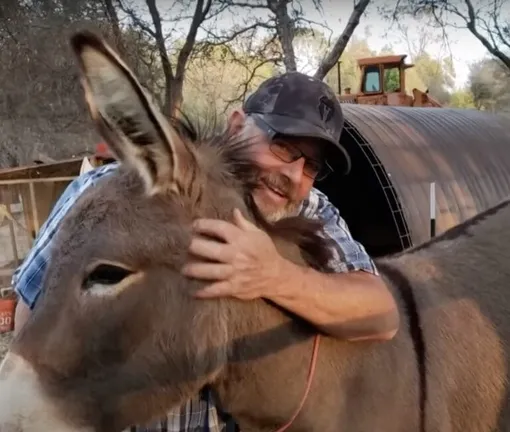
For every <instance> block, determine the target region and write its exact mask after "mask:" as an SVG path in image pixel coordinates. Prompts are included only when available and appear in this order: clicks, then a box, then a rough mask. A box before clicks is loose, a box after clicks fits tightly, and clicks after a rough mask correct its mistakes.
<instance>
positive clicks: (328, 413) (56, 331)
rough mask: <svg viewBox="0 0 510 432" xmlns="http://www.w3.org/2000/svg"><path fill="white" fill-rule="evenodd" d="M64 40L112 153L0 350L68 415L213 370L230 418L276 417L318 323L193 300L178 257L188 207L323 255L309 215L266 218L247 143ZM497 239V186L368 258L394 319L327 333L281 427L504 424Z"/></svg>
mask: <svg viewBox="0 0 510 432" xmlns="http://www.w3.org/2000/svg"><path fill="white" fill-rule="evenodd" d="M73 47H74V50H75V52H76V54H77V56H78V59H79V61H80V67H81V72H82V76H83V82H84V87H85V89H86V94H87V100H88V102H89V106H90V111H91V113H92V116H93V118H94V119H95V121H96V122H97V124H98V126H99V127H100V130H101V131H102V133H103V135H104V137H105V138H106V139H108V141H109V143H110V145H111V146H112V148H113V149H114V151H115V153H116V154H117V155H118V157H119V159H120V161H121V162H122V163H121V166H120V168H119V170H118V172H116V173H115V174H113V175H112V176H110V177H108V178H105V179H103V180H101V181H99V182H98V183H97V184H96V185H95V186H93V187H91V188H90V190H89V191H88V192H87V193H85V194H84V195H83V197H81V198H80V200H79V201H78V203H77V204H76V205H75V206H74V208H73V209H72V210H71V212H70V213H69V214H68V216H67V217H66V218H65V220H64V221H63V222H62V225H61V227H60V231H59V233H58V245H57V247H56V248H55V250H54V254H53V260H52V262H51V265H50V267H49V270H48V276H47V279H46V281H45V291H44V294H43V297H42V298H41V300H40V302H39V304H38V306H37V308H36V309H35V311H34V314H33V316H32V318H31V319H30V321H29V322H28V323H27V325H26V326H25V328H24V329H23V331H22V332H21V333H20V335H19V337H18V338H17V340H16V341H15V342H14V343H13V345H12V348H11V351H12V352H13V353H16V354H17V355H19V356H21V357H23V358H24V359H25V360H27V361H28V362H29V363H30V364H31V365H32V366H33V367H34V369H35V370H36V372H37V374H38V377H39V378H40V380H41V383H42V386H43V389H44V392H45V394H46V395H48V396H50V397H51V400H52V401H53V403H54V404H55V405H56V406H57V407H58V408H59V409H60V412H62V413H65V415H66V416H67V418H68V419H69V420H70V422H71V423H72V424H74V425H76V427H79V426H83V425H88V426H91V427H93V429H94V431H97V432H115V431H120V430H121V429H122V428H125V427H127V426H129V425H133V424H140V423H143V422H145V421H148V420H149V419H152V418H156V417H158V416H162V415H164V414H165V412H167V411H168V410H169V409H170V408H171V407H173V406H176V405H177V404H179V403H182V402H184V401H185V400H186V399H188V398H190V397H192V396H194V395H196V394H197V392H198V390H199V389H200V388H201V387H202V386H203V385H204V384H207V383H209V384H211V385H212V386H213V387H214V388H215V389H216V390H217V393H218V395H219V399H220V401H221V403H222V405H223V407H224V408H225V409H226V410H227V411H229V412H230V413H232V414H233V416H234V418H236V420H237V421H238V422H239V424H240V426H241V429H242V430H243V432H245V431H266V430H267V431H270V430H274V429H275V428H276V427H277V426H279V425H281V424H283V423H285V422H286V421H287V420H288V419H289V418H290V416H291V415H292V414H293V412H294V410H295V409H296V407H297V405H298V403H299V400H300V398H301V396H302V393H303V390H304V387H305V384H306V378H307V371H308V365H309V361H310V356H311V349H312V336H313V330H312V329H311V328H310V327H309V326H308V325H306V324H305V323H304V322H302V321H301V320H299V319H297V318H296V317H292V316H290V314H288V313H285V312H284V311H282V310H281V309H280V308H277V307H275V306H274V305H271V304H268V303H267V302H265V301H252V302H242V301H235V300H231V299H223V300H208V301H206V300H196V299H193V297H192V296H191V295H190V294H192V293H193V292H195V291H196V290H197V289H199V288H200V287H201V286H202V284H201V283H200V282H198V281H193V280H188V279H186V278H184V277H183V276H181V275H180V273H179V268H180V267H181V266H182V264H183V263H184V261H185V259H186V252H185V251H186V247H187V245H188V244H189V240H190V233H189V226H190V224H191V222H192V220H193V219H194V218H196V217H200V216H208V217H218V218H222V219H228V218H230V216H231V212H232V210H233V208H234V207H238V208H240V209H241V210H242V211H243V212H244V213H245V214H246V215H247V216H248V217H250V218H251V219H252V220H254V221H256V222H258V223H259V224H260V225H261V226H262V227H263V228H264V229H266V230H267V231H268V233H270V235H271V236H273V238H274V239H275V241H277V242H278V245H279V247H280V250H281V252H282V254H284V255H285V256H287V257H288V258H289V259H292V260H294V261H295V262H297V263H300V264H302V265H312V266H315V267H321V268H325V267H327V261H328V254H327V249H326V245H324V244H323V242H322V241H321V240H320V237H319V236H317V235H316V234H314V233H315V231H316V230H317V229H318V226H317V225H315V224H309V223H308V222H306V221H304V220H302V219H292V220H288V221H282V222H281V223H279V224H276V225H274V226H273V225H269V224H267V223H265V222H264V221H263V218H262V217H261V216H260V215H258V213H257V210H256V209H255V207H254V206H253V204H252V202H251V199H250V198H249V196H250V194H249V192H250V190H251V188H253V187H254V185H255V180H256V177H257V170H256V168H255V167H253V166H252V164H250V163H249V149H250V146H249V144H248V143H236V142H235V140H234V139H232V138H230V137H228V136H224V137H220V138H219V139H217V140H216V141H202V142H201V143H198V142H197V143H195V144H196V146H193V145H191V142H190V140H189V139H186V135H188V138H189V135H190V133H184V132H183V131H182V130H181V131H180V132H179V131H178V128H171V127H170V126H169V125H168V123H167V122H166V121H165V120H164V119H163V118H162V117H161V115H160V114H158V111H157V110H156V109H155V108H154V107H152V106H151V104H150V103H149V102H148V99H147V98H146V97H145V96H144V95H143V93H142V91H141V90H140V87H139V85H138V83H137V82H136V80H135V79H134V77H133V76H132V75H131V74H130V72H129V71H128V69H127V68H126V67H125V66H124V65H123V63H122V62H121V61H120V60H119V59H118V58H117V57H116V56H115V54H113V53H112V52H111V51H110V50H109V49H108V48H107V47H106V45H104V43H103V42H102V41H100V40H98V39H97V38H96V37H94V36H93V35H90V34H88V33H82V34H80V35H78V36H76V37H75V38H74V39H73ZM191 135H192V134H191ZM215 143H220V144H221V145H220V146H218V145H215ZM199 144H200V145H199ZM509 244H510V202H505V203H503V204H501V205H500V206H499V207H496V208H495V209H493V210H492V211H489V212H486V213H485V215H484V217H483V218H481V217H479V218H477V219H473V220H471V221H468V222H466V223H464V224H463V225H462V226H461V227H459V228H456V229H454V230H451V231H450V232H449V233H446V234H444V235H442V236H440V237H438V238H437V239H435V240H434V241H432V242H429V243H428V244H426V245H423V246H421V247H418V248H415V249H414V250H410V251H407V252H406V253H403V254H401V255H398V256H394V257H391V258H387V259H384V260H380V261H379V262H378V265H379V268H380V270H381V274H382V276H383V278H385V280H386V282H387V283H388V286H389V287H390V289H391V290H392V292H393V294H394V295H395V298H396V300H397V303H398V306H399V309H400V311H401V314H402V317H403V318H402V320H401V328H400V331H399V333H398V334H397V336H396V337H395V338H394V339H393V340H392V341H390V342H386V343H369V342H356V343H342V342H339V341H337V340H333V339H330V338H326V337H324V338H323V339H322V342H321V345H320V352H319V359H318V364H317V370H316V374H315V377H314V382H313V385H312V388H311V391H310V394H309V397H308V400H307V403H306V404H305V407H304V409H303V411H302V412H301V414H300V415H299V417H298V418H297V419H296V421H295V422H294V424H293V425H292V427H291V428H290V429H289V430H292V431H331V432H337V431H349V432H366V431H380V432H410V431H416V432H418V431H430V432H432V431H441V432H442V431H445V432H454V431H459V432H461V431H466V432H467V431H471V432H475V431H476V432H489V431H510V422H509V419H508V400H509V399H508V394H507V367H508V359H507V349H508V341H509V340H510V313H509V312H510V294H507V291H506V290H505V289H506V288H507V286H508V285H509V284H510V267H509V266H508V260H509V259H510V252H509V251H508V245H509ZM297 246H299V248H298V247H297ZM312 247H313V248H314V249H313V250H312ZM313 258H316V259H313ZM310 289H313V287H310ZM339 289H341V287H339ZM1 391H2V390H1V389H0V392H1ZM0 420H2V419H0ZM3 420H5V419H3ZM0 426H1V425H0Z"/></svg>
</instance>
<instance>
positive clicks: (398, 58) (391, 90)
mask: <svg viewBox="0 0 510 432" xmlns="http://www.w3.org/2000/svg"><path fill="white" fill-rule="evenodd" d="M406 57H407V55H406V54H400V55H387V56H377V57H366V58H361V59H358V66H359V68H360V71H361V81H360V83H359V86H358V91H357V93H354V94H352V93H351V91H350V89H349V88H346V89H345V93H344V94H340V95H339V100H340V102H343V103H356V104H370V105H393V106H414V107H418V106H435V107H439V106H441V105H440V104H439V102H437V101H435V100H434V99H432V98H431V97H430V96H429V95H428V94H427V92H422V91H420V90H418V89H413V95H412V96H411V95H408V94H407V92H406V70H407V69H409V68H412V67H414V65H413V64H406V63H405V59H406ZM339 80H340V79H339ZM339 86H340V84H339Z"/></svg>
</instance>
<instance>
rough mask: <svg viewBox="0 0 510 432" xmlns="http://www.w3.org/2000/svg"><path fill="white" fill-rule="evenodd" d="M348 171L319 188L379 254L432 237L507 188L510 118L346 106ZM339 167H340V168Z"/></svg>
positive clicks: (493, 200) (509, 180) (497, 198)
mask: <svg viewBox="0 0 510 432" xmlns="http://www.w3.org/2000/svg"><path fill="white" fill-rule="evenodd" d="M342 109H343V111H344V114H345V118H346V128H345V131H344V133H343V134H342V138H341V142H342V144H343V145H344V146H345V147H346V149H347V151H348V152H349V153H350V155H351V157H352V168H351V172H350V173H349V174H348V175H347V176H345V177H341V176H330V177H328V178H327V179H326V180H325V181H324V182H323V183H321V184H319V188H320V189H322V190H323V191H325V192H326V193H327V194H328V196H329V197H330V199H331V200H332V201H333V202H334V203H335V204H336V205H337V207H338V208H339V209H340V211H341V213H342V216H343V217H344V218H345V219H346V221H347V222H348V224H349V226H350V228H351V231H352V233H353V235H354V236H355V238H357V239H358V240H359V241H361V242H362V243H363V244H364V245H365V246H366V247H367V249H368V250H369V252H370V253H372V254H373V255H374V256H378V255H381V254H386V253H391V252H395V251H399V250H402V249H403V248H406V247H408V246H411V245H416V244H418V243H421V242H423V241H425V240H427V239H428V238H430V228H429V227H430V198H429V189H430V183H431V182H435V183H436V205H437V207H436V210H437V211H436V215H437V216H436V233H437V234H439V233H441V232H443V231H444V230H446V229H448V228H450V227H452V226H454V225H456V224H457V223H459V222H462V221H464V220H466V219H467V218H469V217H471V216H473V215H475V214H476V213H478V212H480V211H482V210H484V209H486V208H488V207H490V206H492V205H494V204H496V203H497V202H499V201H500V200H502V199H503V198H505V197H506V196H507V195H509V194H510V127H508V126H509V125H508V120H506V119H503V118H501V117H499V116H496V115H491V114H487V113H483V112H480V111H476V110H459V109H448V108H440V109H438V108H408V107H390V106H376V105H354V104H342ZM338 168H341V167H338Z"/></svg>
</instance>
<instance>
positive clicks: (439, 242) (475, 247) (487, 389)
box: [378, 201, 510, 432]
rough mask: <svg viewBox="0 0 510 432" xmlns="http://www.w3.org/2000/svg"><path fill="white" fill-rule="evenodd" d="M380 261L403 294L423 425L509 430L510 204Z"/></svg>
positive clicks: (444, 428) (481, 431) (479, 430)
mask: <svg viewBox="0 0 510 432" xmlns="http://www.w3.org/2000/svg"><path fill="white" fill-rule="evenodd" d="M378 266H379V268H380V271H381V273H382V275H383V277H385V278H386V279H387V280H388V283H389V285H390V286H391V287H392V289H393V290H394V292H395V294H396V295H397V296H399V297H400V298H401V299H402V300H403V306H404V309H405V312H404V313H405V315H406V317H407V320H408V323H409V332H410V336H411V339H412V341H413V349H414V351H415V357H416V367H417V369H418V373H419V377H420V382H419V387H420V399H421V403H422V406H421V410H423V411H424V413H423V414H424V422H425V426H426V427H425V431H452V432H453V431H473V432H475V431H476V432H485V431H510V417H509V403H508V402H509V396H508V384H507V380H508V378H507V375H508V373H507V370H508V369H509V367H510V363H509V357H508V351H509V346H510V203H509V202H508V201H507V202H504V203H501V204H500V205H498V206H496V207H494V208H492V209H490V210H488V211H486V212H485V213H483V214H480V215H479V216H477V217H475V218H473V219H470V220H468V221H466V222H465V223H464V224H461V225H459V226H457V227H455V228H453V229H451V230H449V231H447V232H446V233H444V234H443V235H441V236H439V237H437V238H436V239H434V240H432V241H430V242H428V243H426V244H423V245H421V246H419V247H417V248H414V249H411V250H409V251H407V252H405V253H403V254H401V255H399V256H395V257H392V258H389V259H384V260H381V261H379V262H378Z"/></svg>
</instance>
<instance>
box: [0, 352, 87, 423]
mask: <svg viewBox="0 0 510 432" xmlns="http://www.w3.org/2000/svg"><path fill="white" fill-rule="evenodd" d="M0 431H1V432H93V430H92V429H91V428H85V429H84V428H76V427H73V426H71V425H69V424H68V423H67V422H66V421H65V420H64V417H63V415H61V413H59V412H58V410H57V408H56V407H55V405H54V404H53V403H52V402H51V401H50V400H49V399H48V396H46V395H45V394H44V392H43V391H42V388H41V385H40V384H39V380H38V378H37V374H36V373H35V371H34V369H33V368H32V367H31V366H30V364H28V363H27V362H26V361H25V360H23V358H21V357H19V356H17V355H15V354H11V353H8V354H7V356H6V357H5V358H4V360H3V362H2V364H1V365H0Z"/></svg>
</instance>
